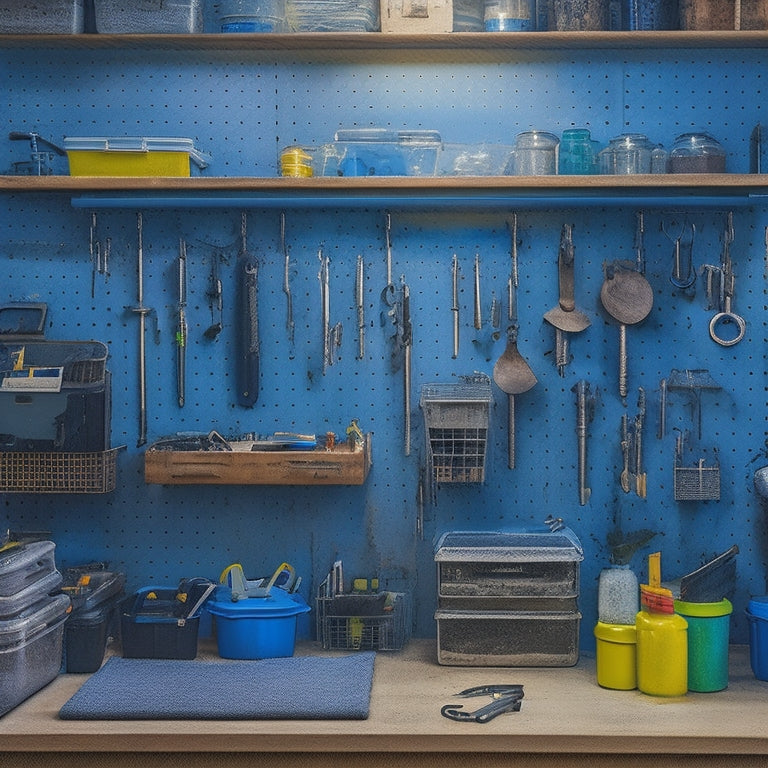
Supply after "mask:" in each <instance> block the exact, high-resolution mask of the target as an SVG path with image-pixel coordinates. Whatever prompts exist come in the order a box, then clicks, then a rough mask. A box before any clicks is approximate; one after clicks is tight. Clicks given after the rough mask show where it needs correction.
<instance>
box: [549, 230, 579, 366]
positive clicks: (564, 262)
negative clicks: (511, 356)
mask: <svg viewBox="0 0 768 768" xmlns="http://www.w3.org/2000/svg"><path fill="white" fill-rule="evenodd" d="M573 264H574V247H573V225H571V224H563V227H562V229H561V231H560V248H559V251H558V256H557V276H558V293H559V298H558V303H557V306H556V307H554V308H552V309H550V310H549V312H547V313H546V314H545V315H544V319H545V320H546V321H547V322H548V323H549V324H550V325H552V326H553V327H554V328H555V362H556V364H557V371H558V373H559V374H560V375H561V376H563V375H564V374H565V366H566V365H568V359H569V353H568V346H569V345H568V336H567V335H566V334H568V333H579V332H580V331H583V330H585V329H586V328H589V326H590V325H591V321H590V319H589V318H588V317H587V316H586V315H585V314H584V313H583V312H581V311H580V310H578V309H576V299H575V289H574V284H575V280H574V269H573Z"/></svg>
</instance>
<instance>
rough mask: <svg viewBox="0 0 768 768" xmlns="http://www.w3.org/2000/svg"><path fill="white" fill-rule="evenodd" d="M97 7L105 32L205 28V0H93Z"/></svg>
mask: <svg viewBox="0 0 768 768" xmlns="http://www.w3.org/2000/svg"><path fill="white" fill-rule="evenodd" d="M94 10H95V12H96V31H97V32H101V33H102V34H105V35H115V34H116V35H119V34H191V33H197V32H202V31H203V0H94Z"/></svg>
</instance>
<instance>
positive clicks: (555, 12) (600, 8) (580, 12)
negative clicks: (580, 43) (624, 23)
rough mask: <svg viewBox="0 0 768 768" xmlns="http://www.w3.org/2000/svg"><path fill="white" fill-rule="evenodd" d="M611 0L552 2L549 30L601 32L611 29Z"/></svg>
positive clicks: (563, 0) (554, 0)
mask: <svg viewBox="0 0 768 768" xmlns="http://www.w3.org/2000/svg"><path fill="white" fill-rule="evenodd" d="M610 7H611V4H610V2H609V0H550V4H549V29H552V30H557V31H558V32H599V31H600V30H605V29H610V27H611V13H610Z"/></svg>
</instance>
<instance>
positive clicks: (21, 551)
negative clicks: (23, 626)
mask: <svg viewBox="0 0 768 768" xmlns="http://www.w3.org/2000/svg"><path fill="white" fill-rule="evenodd" d="M55 551H56V545H55V544H54V543H53V542H52V541H33V542H29V543H26V544H19V545H18V546H16V547H13V548H10V549H7V550H5V551H3V552H0V597H13V596H15V595H16V594H17V593H18V592H21V591H22V590H24V589H27V587H29V586H31V585H33V584H35V583H36V582H38V581H40V579H42V578H43V577H45V576H49V575H50V574H51V573H53V572H54V571H55V570H56V560H55Z"/></svg>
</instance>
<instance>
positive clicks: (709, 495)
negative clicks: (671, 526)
mask: <svg viewBox="0 0 768 768" xmlns="http://www.w3.org/2000/svg"><path fill="white" fill-rule="evenodd" d="M674 491H675V501H719V500H720V466H719V464H715V465H714V466H711V467H707V466H704V459H700V460H699V463H698V464H697V465H696V466H692V467H682V466H676V467H675V478H674Z"/></svg>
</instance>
